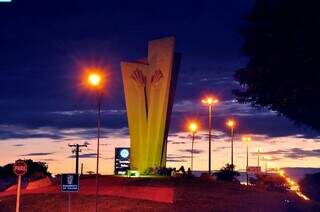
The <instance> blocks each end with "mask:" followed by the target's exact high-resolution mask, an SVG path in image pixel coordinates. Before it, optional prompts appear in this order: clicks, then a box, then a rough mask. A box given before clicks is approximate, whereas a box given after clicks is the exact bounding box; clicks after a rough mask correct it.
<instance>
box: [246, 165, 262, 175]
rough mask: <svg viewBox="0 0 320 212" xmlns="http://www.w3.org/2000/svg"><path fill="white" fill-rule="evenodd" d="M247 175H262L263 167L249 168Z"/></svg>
mask: <svg viewBox="0 0 320 212" xmlns="http://www.w3.org/2000/svg"><path fill="white" fill-rule="evenodd" d="M247 173H248V174H260V173H261V166H248V167H247Z"/></svg>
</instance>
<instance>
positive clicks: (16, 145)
mask: <svg viewBox="0 0 320 212" xmlns="http://www.w3.org/2000/svg"><path fill="white" fill-rule="evenodd" d="M12 146H15V147H21V146H25V145H24V144H15V145H12Z"/></svg>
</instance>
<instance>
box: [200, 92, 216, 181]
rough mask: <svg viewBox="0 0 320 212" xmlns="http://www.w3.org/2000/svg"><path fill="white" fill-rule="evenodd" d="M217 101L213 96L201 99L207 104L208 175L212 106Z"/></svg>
mask: <svg viewBox="0 0 320 212" xmlns="http://www.w3.org/2000/svg"><path fill="white" fill-rule="evenodd" d="M218 102H219V100H218V99H216V98H213V97H206V98H204V99H202V103H203V104H205V105H207V106H208V130H209V175H211V128H212V106H213V105H214V104H217V103H218Z"/></svg>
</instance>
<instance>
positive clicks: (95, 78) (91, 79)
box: [87, 71, 103, 212]
mask: <svg viewBox="0 0 320 212" xmlns="http://www.w3.org/2000/svg"><path fill="white" fill-rule="evenodd" d="M102 81H103V77H102V75H101V74H100V73H99V72H95V71H93V72H91V73H89V75H88V77H87V82H88V84H89V85H90V86H91V87H92V88H93V89H94V90H95V91H96V94H97V164H96V204H95V209H96V210H95V211H96V212H97V211H98V195H99V158H100V125H101V123H100V120H101V102H102V88H103V85H102V84H103V82H102Z"/></svg>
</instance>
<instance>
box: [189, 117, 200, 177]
mask: <svg viewBox="0 0 320 212" xmlns="http://www.w3.org/2000/svg"><path fill="white" fill-rule="evenodd" d="M189 130H190V132H191V133H192V146H191V171H193V144H194V137H195V134H196V132H197V130H198V125H197V123H195V122H191V123H190V124H189Z"/></svg>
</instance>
